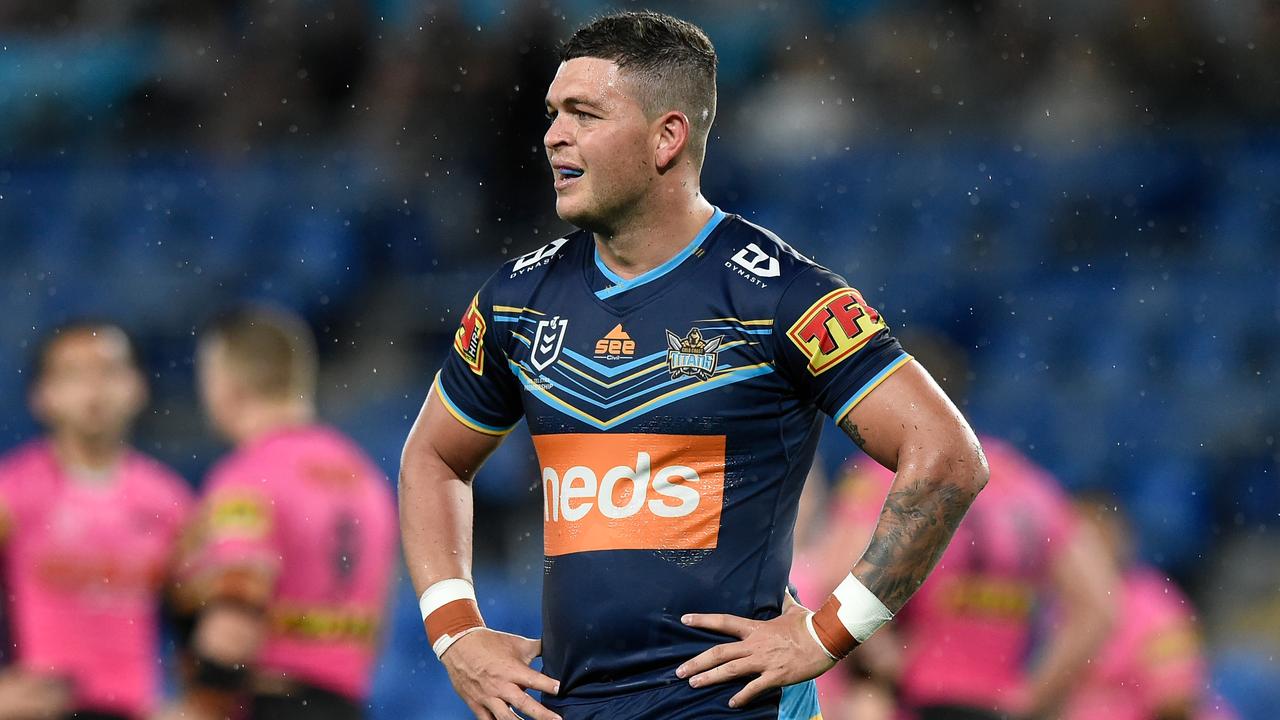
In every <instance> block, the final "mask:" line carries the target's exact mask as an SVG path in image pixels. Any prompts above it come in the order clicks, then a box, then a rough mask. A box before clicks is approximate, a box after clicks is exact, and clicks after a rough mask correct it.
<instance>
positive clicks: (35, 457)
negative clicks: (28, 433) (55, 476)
mask: <svg viewBox="0 0 1280 720" xmlns="http://www.w3.org/2000/svg"><path fill="white" fill-rule="evenodd" d="M48 459H49V446H48V443H46V442H45V441H43V440H33V441H30V442H26V443H23V444H22V445H19V446H18V447H15V448H13V449H11V450H9V451H8V452H6V453H4V454H3V455H0V481H4V480H5V479H7V478H9V477H14V478H20V477H22V476H26V475H30V474H32V471H33V470H34V469H35V468H37V467H38V466H40V465H41V464H44V463H46V462H47V461H48Z"/></svg>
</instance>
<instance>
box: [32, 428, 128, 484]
mask: <svg viewBox="0 0 1280 720" xmlns="http://www.w3.org/2000/svg"><path fill="white" fill-rule="evenodd" d="M50 443H51V444H52V446H53V454H54V456H55V457H56V458H57V459H58V465H60V466H61V467H62V469H63V470H64V471H66V472H67V473H69V474H70V475H72V476H74V477H83V478H99V477H102V478H105V477H110V476H111V474H112V473H113V471H114V470H115V467H116V465H117V464H118V463H119V462H120V458H121V457H122V456H123V455H124V452H125V442H124V438H120V437H103V438H92V437H85V436H83V435H76V434H73V433H70V432H55V433H54V434H53V435H52V436H50Z"/></svg>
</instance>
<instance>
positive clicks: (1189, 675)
mask: <svg viewBox="0 0 1280 720" xmlns="http://www.w3.org/2000/svg"><path fill="white" fill-rule="evenodd" d="M1078 506H1079V508H1080V515H1081V517H1082V518H1084V520H1085V521H1086V522H1089V523H1091V524H1092V525H1093V526H1094V527H1096V528H1097V529H1098V531H1099V534H1100V536H1101V537H1102V538H1103V540H1104V542H1105V544H1106V547H1107V551H1108V553H1109V554H1110V555H1111V557H1112V558H1114V560H1115V562H1116V564H1117V566H1118V567H1120V568H1121V572H1122V580H1121V587H1120V607H1121V611H1120V617H1122V618H1123V622H1121V623H1119V624H1118V625H1117V626H1116V629H1115V631H1114V632H1113V633H1112V634H1111V636H1110V637H1109V638H1108V639H1107V643H1106V645H1104V646H1103V647H1102V649H1101V651H1100V652H1099V653H1098V656H1097V658H1095V660H1094V662H1093V664H1092V666H1091V667H1090V670H1089V673H1088V674H1087V675H1086V676H1085V678H1084V682H1082V683H1080V684H1079V686H1078V687H1077V688H1076V690H1075V692H1074V693H1073V694H1072V697H1071V702H1070V703H1069V704H1068V706H1067V712H1066V713H1065V715H1064V717H1065V718H1066V719H1067V720H1230V719H1231V718H1234V717H1235V714H1234V713H1233V712H1232V711H1231V710H1230V708H1229V707H1227V706H1226V705H1225V703H1223V702H1222V701H1221V700H1220V699H1218V698H1216V697H1214V695H1213V694H1212V693H1211V692H1210V691H1209V689H1208V678H1207V673H1206V668H1205V660H1204V656H1203V647H1202V645H1201V641H1200V632H1199V628H1198V627H1197V625H1196V618H1195V607H1194V606H1193V605H1192V604H1191V601H1190V600H1188V599H1187V596H1186V595H1184V594H1183V592H1182V590H1181V589H1179V588H1178V586H1177V585H1175V584H1174V583H1173V581H1171V580H1169V579H1168V578H1167V577H1166V576H1165V575H1164V573H1162V572H1160V571H1159V570H1158V569H1157V568H1154V567H1151V566H1148V565H1144V564H1142V563H1140V562H1138V561H1137V560H1135V558H1134V557H1133V550H1132V542H1131V540H1130V534H1129V525H1128V522H1127V520H1126V519H1125V517H1124V513H1123V511H1122V510H1121V509H1120V508H1119V507H1118V506H1117V504H1116V502H1115V500H1114V499H1113V498H1109V497H1106V496H1101V495H1096V496H1089V497H1087V498H1085V499H1082V500H1081V501H1080V503H1079V505H1078Z"/></svg>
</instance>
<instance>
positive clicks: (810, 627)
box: [804, 613, 840, 660]
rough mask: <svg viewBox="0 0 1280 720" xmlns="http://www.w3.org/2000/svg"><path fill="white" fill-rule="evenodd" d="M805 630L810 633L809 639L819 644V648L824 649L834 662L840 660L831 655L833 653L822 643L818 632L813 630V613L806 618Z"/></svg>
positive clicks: (824, 652)
mask: <svg viewBox="0 0 1280 720" xmlns="http://www.w3.org/2000/svg"><path fill="white" fill-rule="evenodd" d="M804 629H805V630H808V631H809V637H811V638H813V641H814V642H816V643H818V647H820V648H822V652H823V654H825V655H826V656H827V657H829V658H831V659H832V660H839V659H840V658H838V657H836V656H835V655H832V654H831V651H830V650H828V649H827V646H826V645H824V644H823V643H822V638H820V637H818V632H817V631H816V630H814V629H813V613H809V614H808V615H805V616H804Z"/></svg>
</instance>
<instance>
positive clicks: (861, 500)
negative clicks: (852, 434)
mask: <svg viewBox="0 0 1280 720" xmlns="http://www.w3.org/2000/svg"><path fill="white" fill-rule="evenodd" d="M981 440H982V447H983V450H984V452H985V453H986V456H987V462H988V464H989V466H990V468H991V478H990V480H989V481H988V483H987V486H986V488H985V489H984V490H983V491H982V492H981V493H980V494H979V495H978V497H977V499H976V500H974V502H973V505H972V506H970V508H969V512H968V514H967V515H966V516H965V518H964V520H963V521H962V522H961V523H960V525H959V527H958V528H957V529H956V533H955V536H954V537H953V538H952V540H951V544H950V545H949V546H948V547H947V550H946V552H945V553H943V555H942V558H941V560H939V562H938V566H937V567H936V568H935V569H934V571H933V574H931V575H930V576H929V578H928V579H927V580H925V582H924V584H923V585H921V587H920V589H919V590H918V591H917V592H916V594H915V596H914V597H912V598H911V601H910V602H908V603H907V605H906V606H905V607H904V608H903V609H902V612H901V613H899V615H898V617H897V618H896V620H895V628H896V629H897V631H898V633H899V635H900V638H901V641H902V644H903V646H904V648H905V650H904V658H903V670H902V679H901V688H902V697H903V700H904V702H905V703H906V704H908V705H909V706H911V707H926V706H964V707H973V708H978V709H986V710H996V709H999V710H1005V711H1015V712H1016V711H1017V710H1019V708H1018V707H1017V705H1018V703H1019V702H1021V699H1022V698H1023V696H1024V695H1023V694H1024V692H1025V686H1026V682H1027V675H1026V667H1027V665H1028V659H1029V658H1028V655H1029V653H1030V650H1031V642H1032V630H1033V627H1032V625H1033V616H1032V614H1033V612H1034V611H1035V610H1036V608H1037V605H1038V604H1039V603H1042V602H1043V601H1044V600H1045V598H1046V591H1047V590H1048V589H1049V587H1048V586H1049V582H1050V569H1051V567H1052V565H1053V563H1054V561H1055V559H1056V557H1057V555H1058V554H1059V553H1060V552H1062V551H1063V550H1064V549H1065V548H1066V547H1067V546H1068V544H1069V543H1070V542H1071V541H1072V536H1073V534H1074V531H1075V523H1076V520H1075V515H1074V510H1073V509H1072V507H1071V504H1070V501H1069V499H1068V498H1067V497H1066V495H1065V494H1064V493H1063V492H1062V491H1061V489H1060V488H1059V486H1058V484H1057V482H1056V481H1055V480H1054V479H1053V478H1052V477H1051V476H1050V475H1049V474H1048V473H1047V472H1046V471H1045V470H1043V469H1041V468H1040V467H1038V466H1036V465H1035V464H1033V463H1032V462H1031V461H1030V460H1028V459H1027V458H1026V457H1025V456H1024V455H1022V453H1020V452H1018V451H1017V450H1016V449H1015V448H1013V447H1012V446H1011V445H1009V444H1007V443H1005V442H1003V441H1000V440H997V439H995V438H990V437H983V438H982V439H981ZM855 473H856V474H855V475H854V476H853V478H852V479H851V482H853V483H856V484H857V485H858V487H855V488H852V489H850V490H849V491H847V492H845V493H844V494H843V497H844V499H845V501H846V503H845V504H844V505H843V506H842V507H841V508H839V509H838V510H837V517H841V516H842V517H844V518H846V519H848V520H850V521H852V522H853V523H854V524H856V525H858V526H860V527H864V528H867V529H868V532H869V529H870V528H871V527H874V525H875V523H876V520H877V518H878V516H879V514H880V509H881V507H882V505H883V504H884V499H885V496H886V495H887V493H888V491H889V487H890V485H892V483H893V474H892V473H890V472H889V471H888V470H885V469H883V468H881V467H879V466H872V467H869V468H866V469H859V470H856V471H855ZM837 522H838V520H837ZM867 539H869V538H867ZM864 542H865V539H864Z"/></svg>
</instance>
